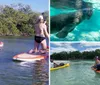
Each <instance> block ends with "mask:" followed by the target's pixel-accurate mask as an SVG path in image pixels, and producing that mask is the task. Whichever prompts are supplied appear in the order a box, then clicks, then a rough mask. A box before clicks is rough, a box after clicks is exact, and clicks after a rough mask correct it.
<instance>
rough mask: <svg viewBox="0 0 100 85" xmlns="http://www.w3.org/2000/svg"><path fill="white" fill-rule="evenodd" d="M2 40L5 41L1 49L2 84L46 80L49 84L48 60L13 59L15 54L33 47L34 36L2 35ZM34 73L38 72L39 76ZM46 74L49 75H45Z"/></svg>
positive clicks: (28, 83)
mask: <svg viewBox="0 0 100 85" xmlns="http://www.w3.org/2000/svg"><path fill="white" fill-rule="evenodd" d="M0 41H2V42H4V47H3V49H2V50H0V85H32V83H33V84H35V83H36V81H39V82H45V84H46V85H48V81H46V79H48V64H47V61H48V60H46V61H45V62H43V61H37V62H14V61H12V58H13V56H15V55H16V54H19V53H23V52H27V51H28V50H30V49H31V48H32V47H33V37H29V38H27V37H22V38H19V37H0ZM36 69H37V70H36ZM39 69H40V70H39ZM34 72H35V73H34ZM33 74H34V75H35V74H36V77H37V78H36V77H35V76H34V75H33ZM37 74H38V75H37ZM43 74H44V75H43ZM45 74H46V75H47V77H44V76H45ZM41 78H42V79H41ZM37 79H38V80H37ZM45 84H44V85H45ZM39 85H42V84H39Z"/></svg>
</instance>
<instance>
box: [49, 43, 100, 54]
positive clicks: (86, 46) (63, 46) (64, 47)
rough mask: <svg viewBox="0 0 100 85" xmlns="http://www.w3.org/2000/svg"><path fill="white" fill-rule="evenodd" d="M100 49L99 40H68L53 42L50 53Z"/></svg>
mask: <svg viewBox="0 0 100 85" xmlns="http://www.w3.org/2000/svg"><path fill="white" fill-rule="evenodd" d="M96 49H100V43H99V42H96V43H95V42H94V43H93V42H86V43H85V42H82V43H71V42H70V43H66V42H52V43H51V50H50V53H51V54H52V53H54V52H61V51H66V52H69V51H77V50H79V51H81V52H83V51H95V50H96Z"/></svg>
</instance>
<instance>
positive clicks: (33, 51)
mask: <svg viewBox="0 0 100 85" xmlns="http://www.w3.org/2000/svg"><path fill="white" fill-rule="evenodd" d="M36 52H37V51H35V50H33V49H31V50H30V51H29V53H30V54H31V53H36Z"/></svg>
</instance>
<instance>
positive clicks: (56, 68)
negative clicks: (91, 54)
mask: <svg viewBox="0 0 100 85" xmlns="http://www.w3.org/2000/svg"><path fill="white" fill-rule="evenodd" d="M68 66H70V64H69V63H67V64H65V65H63V66H59V67H55V68H50V70H51V71H54V70H58V69H61V68H66V67H68Z"/></svg>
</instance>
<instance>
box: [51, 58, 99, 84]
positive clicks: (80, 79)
mask: <svg viewBox="0 0 100 85" xmlns="http://www.w3.org/2000/svg"><path fill="white" fill-rule="evenodd" d="M93 63H94V61H82V60H81V61H80V60H78V61H71V62H70V66H69V67H67V68H63V69H59V70H55V71H52V72H51V80H50V81H51V85H99V84H100V74H97V73H95V72H94V71H93V70H92V69H91V66H92V65H93Z"/></svg>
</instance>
